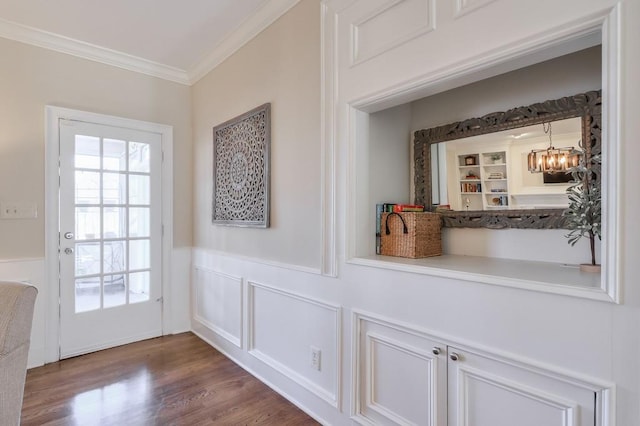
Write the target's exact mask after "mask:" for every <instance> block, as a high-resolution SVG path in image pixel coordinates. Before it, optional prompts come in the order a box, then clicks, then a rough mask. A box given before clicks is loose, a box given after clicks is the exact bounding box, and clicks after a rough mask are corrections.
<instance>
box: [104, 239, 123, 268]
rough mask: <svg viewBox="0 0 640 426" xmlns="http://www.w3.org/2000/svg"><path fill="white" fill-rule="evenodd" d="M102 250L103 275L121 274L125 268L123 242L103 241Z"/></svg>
mask: <svg viewBox="0 0 640 426" xmlns="http://www.w3.org/2000/svg"><path fill="white" fill-rule="evenodd" d="M103 250H104V254H103V256H104V258H103V263H104V266H103V268H104V273H105V274H111V273H114V272H123V271H124V270H125V268H126V264H125V262H126V259H127V257H126V244H125V242H124V241H105V242H104V243H103Z"/></svg>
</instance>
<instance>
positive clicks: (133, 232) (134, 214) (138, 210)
mask: <svg viewBox="0 0 640 426" xmlns="http://www.w3.org/2000/svg"><path fill="white" fill-rule="evenodd" d="M149 219H150V210H149V208H148V207H131V208H130V209H129V237H148V236H150V234H149V229H150V228H149Z"/></svg>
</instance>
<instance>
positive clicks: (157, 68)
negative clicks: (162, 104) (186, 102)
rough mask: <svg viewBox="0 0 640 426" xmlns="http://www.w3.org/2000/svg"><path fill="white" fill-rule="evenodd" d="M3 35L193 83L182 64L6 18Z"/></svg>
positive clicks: (0, 34)
mask: <svg viewBox="0 0 640 426" xmlns="http://www.w3.org/2000/svg"><path fill="white" fill-rule="evenodd" d="M0 37H4V38H7V39H10V40H14V41H19V42H21V43H26V44H30V45H33V46H37V47H42V48H45V49H49V50H53V51H56V52H60V53H66V54H67V55H72V56H77V57H79V58H83V59H88V60H90V61H95V62H100V63H103V64H106V65H111V66H114V67H118V68H122V69H126V70H129V71H134V72H137V73H141V74H146V75H150V76H153V77H158V78H162V79H164V80H169V81H173V82H176V83H180V84H186V85H188V84H190V82H189V78H188V76H187V73H186V72H185V71H184V70H181V69H179V68H175V67H171V66H169V65H164V64H160V63H158V62H153V61H149V60H147V59H144V58H140V57H137V56H133V55H129V54H127V53H123V52H118V51H116V50H113V49H107V48H106V47H101V46H97V45H95V44H90V43H86V42H84V41H80V40H75V39H72V38H69V37H65V36H62V35H59V34H54V33H51V32H48V31H43V30H40V29H37V28H33V27H28V26H26V25H22V24H17V23H15V22H10V21H7V20H4V19H0Z"/></svg>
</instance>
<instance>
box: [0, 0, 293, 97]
mask: <svg viewBox="0 0 640 426" xmlns="http://www.w3.org/2000/svg"><path fill="white" fill-rule="evenodd" d="M299 1H300V0H266V1H265V2H263V5H262V7H260V9H258V10H257V11H256V12H255V13H254V14H253V15H251V16H250V17H248V18H247V19H246V20H245V21H244V22H243V23H242V24H241V25H240V26H239V27H238V28H236V29H235V30H234V31H232V32H231V33H230V34H229V35H228V36H227V37H226V38H225V39H224V40H223V41H222V42H221V43H220V44H218V45H217V46H215V48H214V49H213V51H212V52H211V53H209V54H208V55H206V56H205V57H204V58H203V59H202V60H201V61H200V62H198V63H196V64H194V66H193V67H192V68H191V69H188V70H183V69H180V68H177V67H173V66H170V65H165V64H161V63H158V62H154V61H150V60H148V59H144V58H141V57H138V56H133V55H130V54H127V53H124V52H119V51H116V50H113V49H108V48H106V47H102V46H97V45H95V44H91V43H86V42H84V41H81V40H76V39H73V38H70V37H66V36H63V35H59V34H55V33H51V32H48V31H43V30H40V29H37V28H33V27H29V26H26V25H22V24H18V23H15V22H11V21H7V20H4V19H1V18H0V37H3V38H7V39H10V40H14V41H18V42H21V43H26V44H30V45H33V46H37V47H42V48H45V49H49V50H53V51H56V52H60V53H66V54H68V55H72V56H76V57H79V58H83V59H88V60H90V61H95V62H100V63H103V64H106V65H111V66H114V67H118V68H122V69H126V70H129V71H133V72H137V73H141V74H146V75H150V76H153V77H158V78H161V79H164V80H168V81H173V82H175V83H180V84H184V85H187V86H190V85H193V84H195V83H196V82H197V81H198V80H200V79H201V78H202V77H204V76H205V75H206V74H207V73H209V72H210V71H211V70H213V69H214V68H215V67H217V66H218V65H220V64H221V63H222V62H224V61H225V60H226V59H227V58H228V57H229V56H231V55H233V54H234V53H235V52H236V51H238V50H239V49H240V48H241V47H242V46H244V45H245V44H246V43H248V42H249V41H251V40H252V39H253V38H254V37H255V36H257V35H258V34H260V33H261V32H262V31H263V30H265V29H266V28H267V27H268V26H269V25H271V24H272V23H273V22H275V21H276V20H277V19H278V18H280V17H281V16H282V15H284V14H285V13H286V12H288V11H289V9H291V8H292V7H293V6H295V5H296V4H298V2H299Z"/></svg>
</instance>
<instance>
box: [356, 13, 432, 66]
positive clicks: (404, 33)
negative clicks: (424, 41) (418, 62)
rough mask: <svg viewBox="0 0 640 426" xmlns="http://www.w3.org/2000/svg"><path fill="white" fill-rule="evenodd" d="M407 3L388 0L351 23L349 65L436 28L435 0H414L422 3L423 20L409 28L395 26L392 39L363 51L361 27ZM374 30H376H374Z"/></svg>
mask: <svg viewBox="0 0 640 426" xmlns="http://www.w3.org/2000/svg"><path fill="white" fill-rule="evenodd" d="M402 3H405V4H404V6H408V5H407V3H408V2H407V0H388V1H387V2H386V3H384V4H383V5H382V6H380V7H378V8H376V9H375V10H373V11H372V12H371V13H369V14H368V15H366V16H364V17H362V18H360V19H358V20H357V21H356V22H354V23H353V24H351V66H352V67H353V66H356V65H358V64H361V63H363V62H366V61H368V60H369V59H372V58H375V57H376V56H379V55H381V54H383V53H384V52H388V51H389V50H391V49H394V48H396V47H398V46H401V45H403V44H405V43H406V42H408V41H410V40H413V39H414V38H417V37H420V36H422V35H424V34H427V33H430V32H431V31H433V30H435V28H436V2H435V0H414V3H418V4H420V3H424V7H425V9H426V16H423V17H424V21H422V22H421V23H420V24H419V25H417V26H414V27H413V28H412V27H409V28H395V31H394V33H395V34H398V33H399V36H396V37H395V38H394V39H391V40H389V41H387V42H385V43H384V44H382V45H381V46H378V47H377V48H375V49H373V50H371V51H369V52H363V49H362V43H361V42H362V41H363V40H362V38H363V37H362V35H361V32H362V30H363V27H364V26H365V25H366V24H367V23H373V22H374V21H375V19H376V18H378V17H380V16H381V15H383V14H386V13H389V11H390V10H391V9H394V8H396V7H397V6H400V5H402ZM374 32H376V31H374Z"/></svg>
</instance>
